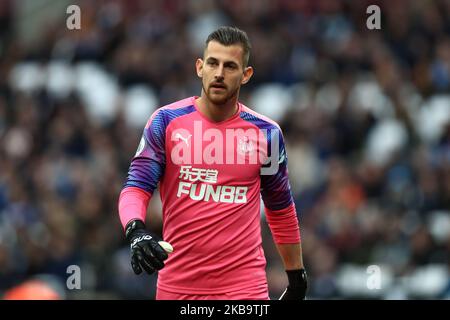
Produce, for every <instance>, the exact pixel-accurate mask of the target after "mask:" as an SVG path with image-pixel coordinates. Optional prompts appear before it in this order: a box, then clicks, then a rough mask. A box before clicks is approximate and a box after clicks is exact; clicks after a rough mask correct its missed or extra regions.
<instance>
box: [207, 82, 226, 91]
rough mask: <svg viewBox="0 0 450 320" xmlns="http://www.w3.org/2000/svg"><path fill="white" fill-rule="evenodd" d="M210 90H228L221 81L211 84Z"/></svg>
mask: <svg viewBox="0 0 450 320" xmlns="http://www.w3.org/2000/svg"><path fill="white" fill-rule="evenodd" d="M209 87H210V88H214V87H216V88H225V89H226V88H227V86H226V85H225V83H223V82H219V81H215V82H211V84H210V85H209Z"/></svg>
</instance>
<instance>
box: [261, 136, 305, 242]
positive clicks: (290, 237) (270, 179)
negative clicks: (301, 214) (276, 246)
mask: <svg viewBox="0 0 450 320" xmlns="http://www.w3.org/2000/svg"><path fill="white" fill-rule="evenodd" d="M272 130H277V131H276V132H275V133H276V134H275V135H274V138H275V139H278V140H277V141H278V151H279V152H278V154H277V160H278V170H277V171H276V172H275V173H274V174H271V175H261V195H262V199H263V202H264V206H265V213H266V218H267V222H268V224H269V227H270V229H271V231H272V236H273V238H274V240H275V242H276V243H299V242H300V228H299V222H298V218H297V212H296V210H295V204H294V201H293V198H292V193H291V187H290V183H289V175H288V167H287V164H288V158H287V153H286V149H285V144H284V139H283V134H282V132H281V130H280V129H279V128H276V129H272ZM269 136H270V135H269ZM272 139H273V138H272ZM268 142H269V143H268V145H269V148H270V144H271V143H273V142H274V141H271V139H269V141H268ZM272 158H273V155H272Z"/></svg>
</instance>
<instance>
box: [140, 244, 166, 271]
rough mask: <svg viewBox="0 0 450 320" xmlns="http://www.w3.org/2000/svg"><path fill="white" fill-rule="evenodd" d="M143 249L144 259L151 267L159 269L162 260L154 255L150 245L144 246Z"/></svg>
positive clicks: (162, 266)
mask: <svg viewBox="0 0 450 320" xmlns="http://www.w3.org/2000/svg"><path fill="white" fill-rule="evenodd" d="M143 251H144V259H145V261H146V262H147V263H148V264H149V265H151V266H152V267H153V268H155V269H157V270H161V269H162V268H164V262H162V261H161V260H160V259H158V258H157V257H155V255H154V254H153V251H152V249H151V248H150V247H144V248H143Z"/></svg>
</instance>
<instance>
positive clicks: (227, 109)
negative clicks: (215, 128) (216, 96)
mask: <svg viewBox="0 0 450 320" xmlns="http://www.w3.org/2000/svg"><path fill="white" fill-rule="evenodd" d="M196 102H197V106H198V108H199V109H200V111H201V112H202V113H203V115H205V116H206V117H207V118H208V119H210V120H211V121H214V122H221V121H225V120H227V119H229V118H231V117H232V116H234V115H235V114H236V112H237V110H238V105H237V96H235V97H233V98H232V99H230V100H228V101H227V102H226V103H224V104H215V103H213V102H211V101H210V100H209V99H208V97H207V96H206V95H205V93H204V92H203V91H202V95H201V96H200V98H198V99H197V101H196Z"/></svg>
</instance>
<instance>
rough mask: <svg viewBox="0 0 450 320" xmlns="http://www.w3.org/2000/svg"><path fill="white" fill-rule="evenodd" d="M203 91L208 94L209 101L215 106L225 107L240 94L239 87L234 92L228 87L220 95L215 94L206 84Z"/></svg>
mask: <svg viewBox="0 0 450 320" xmlns="http://www.w3.org/2000/svg"><path fill="white" fill-rule="evenodd" d="M202 86H203V91H204V92H205V94H206V97H207V98H208V100H209V101H211V102H212V103H214V104H215V105H224V104H226V103H227V102H228V101H230V100H231V99H233V98H235V97H236V96H237V94H238V91H239V87H237V88H235V89H234V90H231V91H230V90H229V89H228V87H226V88H225V89H224V90H221V91H220V93H213V92H212V91H213V90H214V88H213V87H208V89H206V88H205V86H204V84H202Z"/></svg>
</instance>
